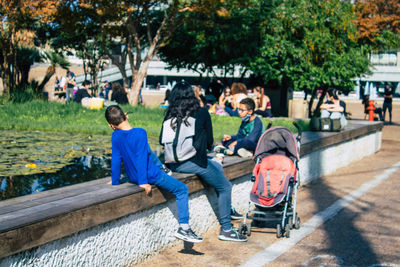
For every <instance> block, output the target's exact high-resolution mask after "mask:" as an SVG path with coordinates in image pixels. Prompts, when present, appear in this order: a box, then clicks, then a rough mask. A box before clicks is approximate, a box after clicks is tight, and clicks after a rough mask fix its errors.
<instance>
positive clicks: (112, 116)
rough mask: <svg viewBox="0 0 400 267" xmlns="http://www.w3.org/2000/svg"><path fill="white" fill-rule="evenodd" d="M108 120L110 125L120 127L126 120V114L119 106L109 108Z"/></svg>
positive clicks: (107, 111)
mask: <svg viewBox="0 0 400 267" xmlns="http://www.w3.org/2000/svg"><path fill="white" fill-rule="evenodd" d="M105 116H106V120H107V122H108V123H109V124H112V125H115V126H118V125H119V124H120V123H121V122H123V121H125V120H126V116H125V113H124V112H123V111H122V109H121V108H120V107H119V106H117V105H112V106H109V107H108V108H107V109H106V114H105Z"/></svg>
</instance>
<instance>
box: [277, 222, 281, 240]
mask: <svg viewBox="0 0 400 267" xmlns="http://www.w3.org/2000/svg"><path fill="white" fill-rule="evenodd" d="M276 237H277V238H281V237H282V226H281V225H280V224H279V223H278V224H277V225H276Z"/></svg>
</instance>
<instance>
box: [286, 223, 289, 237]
mask: <svg viewBox="0 0 400 267" xmlns="http://www.w3.org/2000/svg"><path fill="white" fill-rule="evenodd" d="M285 237H286V238H289V237H290V225H289V224H286V226H285Z"/></svg>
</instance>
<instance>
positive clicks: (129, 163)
mask: <svg viewBox="0 0 400 267" xmlns="http://www.w3.org/2000/svg"><path fill="white" fill-rule="evenodd" d="M105 117H106V120H107V122H108V124H109V126H110V127H111V128H112V129H113V130H114V132H113V134H112V137H111V144H112V152H111V184H112V185H119V184H120V177H121V161H123V163H124V169H125V171H126V174H127V175H128V177H129V180H130V181H131V182H133V183H135V184H137V185H138V186H139V187H140V188H143V189H144V191H145V193H146V195H150V194H151V190H152V187H151V186H152V185H156V186H157V187H160V188H162V189H164V190H166V191H168V192H170V193H172V194H173V195H175V197H176V204H177V208H178V221H179V228H178V231H177V232H176V233H175V237H177V238H179V239H182V240H184V241H187V242H192V243H199V242H202V241H203V239H202V238H201V237H198V236H197V235H196V234H195V233H194V232H193V231H192V229H191V228H190V226H189V189H188V187H187V186H186V185H185V184H184V183H182V182H180V181H178V180H177V179H175V178H174V177H172V176H170V175H168V174H166V173H165V172H163V171H161V170H160V168H159V167H158V166H156V164H155V163H154V159H153V158H152V155H151V153H150V151H151V150H150V146H149V143H148V140H147V133H146V131H145V130H144V129H142V128H132V127H131V125H130V124H129V122H128V118H127V114H125V113H124V112H123V111H122V109H121V108H120V107H119V106H116V105H113V106H109V107H108V108H107V109H106V113H105Z"/></svg>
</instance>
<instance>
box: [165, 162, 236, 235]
mask: <svg viewBox="0 0 400 267" xmlns="http://www.w3.org/2000/svg"><path fill="white" fill-rule="evenodd" d="M170 167H171V170H172V171H175V172H182V173H195V174H197V175H199V176H200V177H201V178H202V179H203V180H204V181H205V182H206V183H207V184H209V185H210V186H212V187H214V189H215V191H216V193H217V198H218V209H219V214H220V217H219V223H220V224H221V227H222V229H223V230H229V229H231V227H232V225H231V197H232V184H231V182H229V180H228V179H227V178H226V177H225V175H224V169H223V168H222V165H221V164H219V163H217V162H215V161H213V160H210V159H208V162H207V168H202V167H200V166H199V165H197V164H195V163H193V162H191V161H186V162H183V163H174V164H171V165H170Z"/></svg>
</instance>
